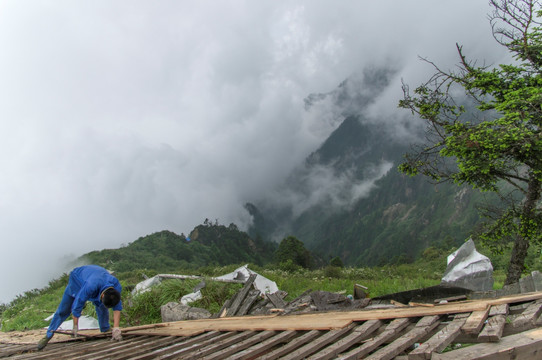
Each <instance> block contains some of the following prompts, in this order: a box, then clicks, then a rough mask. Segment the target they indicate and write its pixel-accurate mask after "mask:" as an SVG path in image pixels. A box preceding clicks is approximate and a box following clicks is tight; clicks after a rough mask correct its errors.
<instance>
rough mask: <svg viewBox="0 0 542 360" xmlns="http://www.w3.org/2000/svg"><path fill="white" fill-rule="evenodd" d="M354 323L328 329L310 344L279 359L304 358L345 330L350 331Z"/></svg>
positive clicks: (294, 359) (345, 331)
mask: <svg viewBox="0 0 542 360" xmlns="http://www.w3.org/2000/svg"><path fill="white" fill-rule="evenodd" d="M355 326H356V324H354V323H353V324H350V325H349V326H346V327H344V328H342V329H339V330H330V331H328V332H327V333H326V334H324V335H322V336H320V337H319V338H318V339H316V340H314V341H312V342H311V343H310V344H307V345H305V346H302V347H301V348H299V349H297V350H295V351H293V352H291V353H290V354H288V355H287V356H284V357H282V358H281V360H297V359H305V358H306V357H307V356H309V355H311V354H314V353H315V352H317V351H318V350H320V349H321V348H323V347H324V346H326V345H328V344H329V343H331V342H334V341H335V340H337V339H338V338H339V337H341V336H343V335H344V334H346V333H347V332H350V330H352V329H353V328H354V327H355Z"/></svg>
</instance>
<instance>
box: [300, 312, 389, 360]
mask: <svg viewBox="0 0 542 360" xmlns="http://www.w3.org/2000/svg"><path fill="white" fill-rule="evenodd" d="M382 325H383V322H382V321H380V320H369V321H366V322H364V323H363V324H362V325H358V327H357V328H354V330H353V331H352V332H351V333H350V334H348V335H347V336H345V337H344V338H342V339H340V340H339V341H337V342H335V343H334V344H333V345H331V346H328V347H327V348H325V349H324V350H322V351H320V352H318V353H317V354H314V355H313V356H311V357H309V358H307V360H328V359H332V358H334V357H335V356H336V355H337V354H339V353H341V352H343V351H345V350H347V349H348V348H350V347H352V346H353V345H355V344H358V343H360V342H361V341H363V340H365V339H368V338H369V336H371V335H372V334H373V332H375V331H376V330H378V329H379V328H380V327H381V326H382Z"/></svg>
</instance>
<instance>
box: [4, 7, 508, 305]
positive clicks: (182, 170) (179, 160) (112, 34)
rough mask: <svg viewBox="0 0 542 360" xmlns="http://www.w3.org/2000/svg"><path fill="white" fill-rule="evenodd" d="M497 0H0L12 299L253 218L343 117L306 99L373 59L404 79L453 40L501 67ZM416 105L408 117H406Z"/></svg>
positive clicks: (447, 61)
mask: <svg viewBox="0 0 542 360" xmlns="http://www.w3.org/2000/svg"><path fill="white" fill-rule="evenodd" d="M489 11H490V8H489V5H487V2H486V1H484V0H454V1H449V0H447V1H445V0H416V1H391V0H390V1H361V0H351V1H318V0H307V1H277V0H268V1H265V0H258V1H253V0H246V1H235V0H225V1H200V0H198V1H182V0H178V1H164V0H158V1H134V0H130V1H110V0H107V1H73V0H65V1H63V0H55V1H46V0H41V1H38V0H36V1H30V0H28V1H21V0H2V1H0V49H1V51H0V172H1V176H0V194H1V201H0V245H1V249H2V250H1V251H2V258H1V261H0V271H1V272H2V274H3V276H2V280H0V302H7V301H9V300H11V299H12V298H13V297H14V296H15V295H16V294H19V293H21V292H24V291H26V290H30V289H32V288H35V287H43V286H45V285H46V284H47V281H49V280H50V279H52V278H53V277H56V276H58V275H59V274H60V273H61V272H63V271H65V270H66V269H63V268H62V267H61V266H62V264H63V263H64V260H65V259H66V258H69V257H70V256H79V255H81V254H83V253H86V252H88V251H91V250H98V249H103V248H116V247H119V246H120V245H121V244H127V243H129V242H132V241H134V240H136V239H137V238H138V237H140V236H145V235H147V234H151V233H153V232H156V231H160V230H166V229H167V230H171V231H174V232H176V233H179V234H180V233H185V234H188V233H189V232H190V231H191V230H192V229H193V228H194V227H195V226H197V225H198V224H201V223H202V222H203V220H204V219H205V218H209V219H211V220H214V219H218V221H219V222H220V223H221V224H226V225H227V224H229V223H231V222H235V223H236V224H238V225H239V226H240V227H241V228H244V227H246V225H247V224H248V223H249V222H250V218H249V217H248V215H247V214H246V212H245V211H244V210H243V204H244V203H245V202H247V201H250V200H252V199H255V198H259V197H261V196H262V194H265V193H266V192H268V191H269V190H270V189H272V188H273V187H275V186H276V185H277V184H279V183H280V182H281V181H283V180H284V178H285V177H286V176H287V175H288V174H289V172H290V171H291V170H292V169H293V168H294V167H295V166H297V165H298V164H299V163H300V162H302V161H303V159H304V158H305V157H306V156H307V155H308V154H309V153H311V152H312V151H314V150H316V148H317V147H318V146H319V145H320V144H321V143H322V141H323V140H324V139H325V138H326V137H327V136H328V135H329V134H330V133H331V132H332V131H333V130H334V129H335V128H336V126H337V125H338V122H337V119H333V118H331V117H330V116H329V114H330V112H329V109H323V108H322V107H315V108H314V109H312V110H311V111H306V110H305V109H304V106H303V99H304V98H306V97H307V96H308V95H309V94H311V93H325V92H329V91H332V90H333V89H335V88H336V87H337V86H338V85H339V84H340V83H341V82H342V81H343V80H345V79H346V78H347V77H349V76H351V75H353V74H356V73H360V72H362V71H363V69H365V68H367V67H371V66H373V67H374V66H383V65H389V66H392V67H394V68H396V69H397V70H398V71H397V77H396V79H394V80H393V81H392V84H391V85H390V87H389V88H388V89H386V91H385V92H384V94H385V96H383V97H382V98H380V99H379V101H378V102H377V103H376V104H375V105H374V106H373V108H372V109H370V110H371V111H370V113H371V114H373V115H375V116H380V115H382V116H384V117H385V118H390V117H391V115H392V114H394V113H396V112H400V111H404V110H398V109H397V100H398V99H399V97H400V96H401V78H403V79H404V80H405V81H406V82H408V83H410V84H412V85H416V84H418V83H420V82H421V81H422V80H424V79H426V78H427V76H428V75H429V74H430V73H431V72H432V69H431V68H430V67H429V66H428V65H427V64H424V63H423V62H420V61H419V60H418V56H423V57H428V58H430V59H431V60H434V61H435V62H437V63H439V64H441V65H443V66H444V67H445V68H447V67H452V66H453V64H454V63H456V60H457V57H456V54H455V43H456V42H459V43H461V44H463V45H464V49H465V51H466V53H467V54H469V55H471V56H472V57H474V58H479V59H487V61H488V62H489V63H492V62H498V61H499V59H501V58H502V57H503V55H504V52H503V50H501V49H500V48H498V46H497V45H496V44H495V42H494V40H493V38H492V36H491V32H490V26H489V23H488V21H487V13H488V12H489ZM406 115H408V114H406Z"/></svg>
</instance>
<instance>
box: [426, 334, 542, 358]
mask: <svg viewBox="0 0 542 360" xmlns="http://www.w3.org/2000/svg"><path fill="white" fill-rule="evenodd" d="M541 358H542V329H534V330H530V331H526V332H524V333H521V334H517V335H511V336H505V337H503V338H501V340H500V341H499V342H498V343H484V344H476V345H472V346H469V347H465V348H461V349H457V350H453V351H449V352H446V353H444V354H438V353H435V354H433V357H432V358H431V359H434V360H457V359H471V360H500V359H522V360H538V359H541Z"/></svg>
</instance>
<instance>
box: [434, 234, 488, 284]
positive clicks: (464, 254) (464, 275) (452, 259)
mask: <svg viewBox="0 0 542 360" xmlns="http://www.w3.org/2000/svg"><path fill="white" fill-rule="evenodd" d="M442 283H445V284H449V285H454V286H459V287H462V288H466V289H470V290H474V291H487V290H491V289H493V265H492V264H491V261H490V260H489V258H488V257H486V256H484V255H482V254H480V253H479V252H478V251H476V248H475V246H474V241H472V239H469V240H468V241H467V242H466V243H465V244H463V245H462V246H461V247H460V248H459V249H458V250H457V251H455V252H453V253H452V254H450V255H449V256H448V267H447V268H446V271H445V272H444V276H443V277H442Z"/></svg>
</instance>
